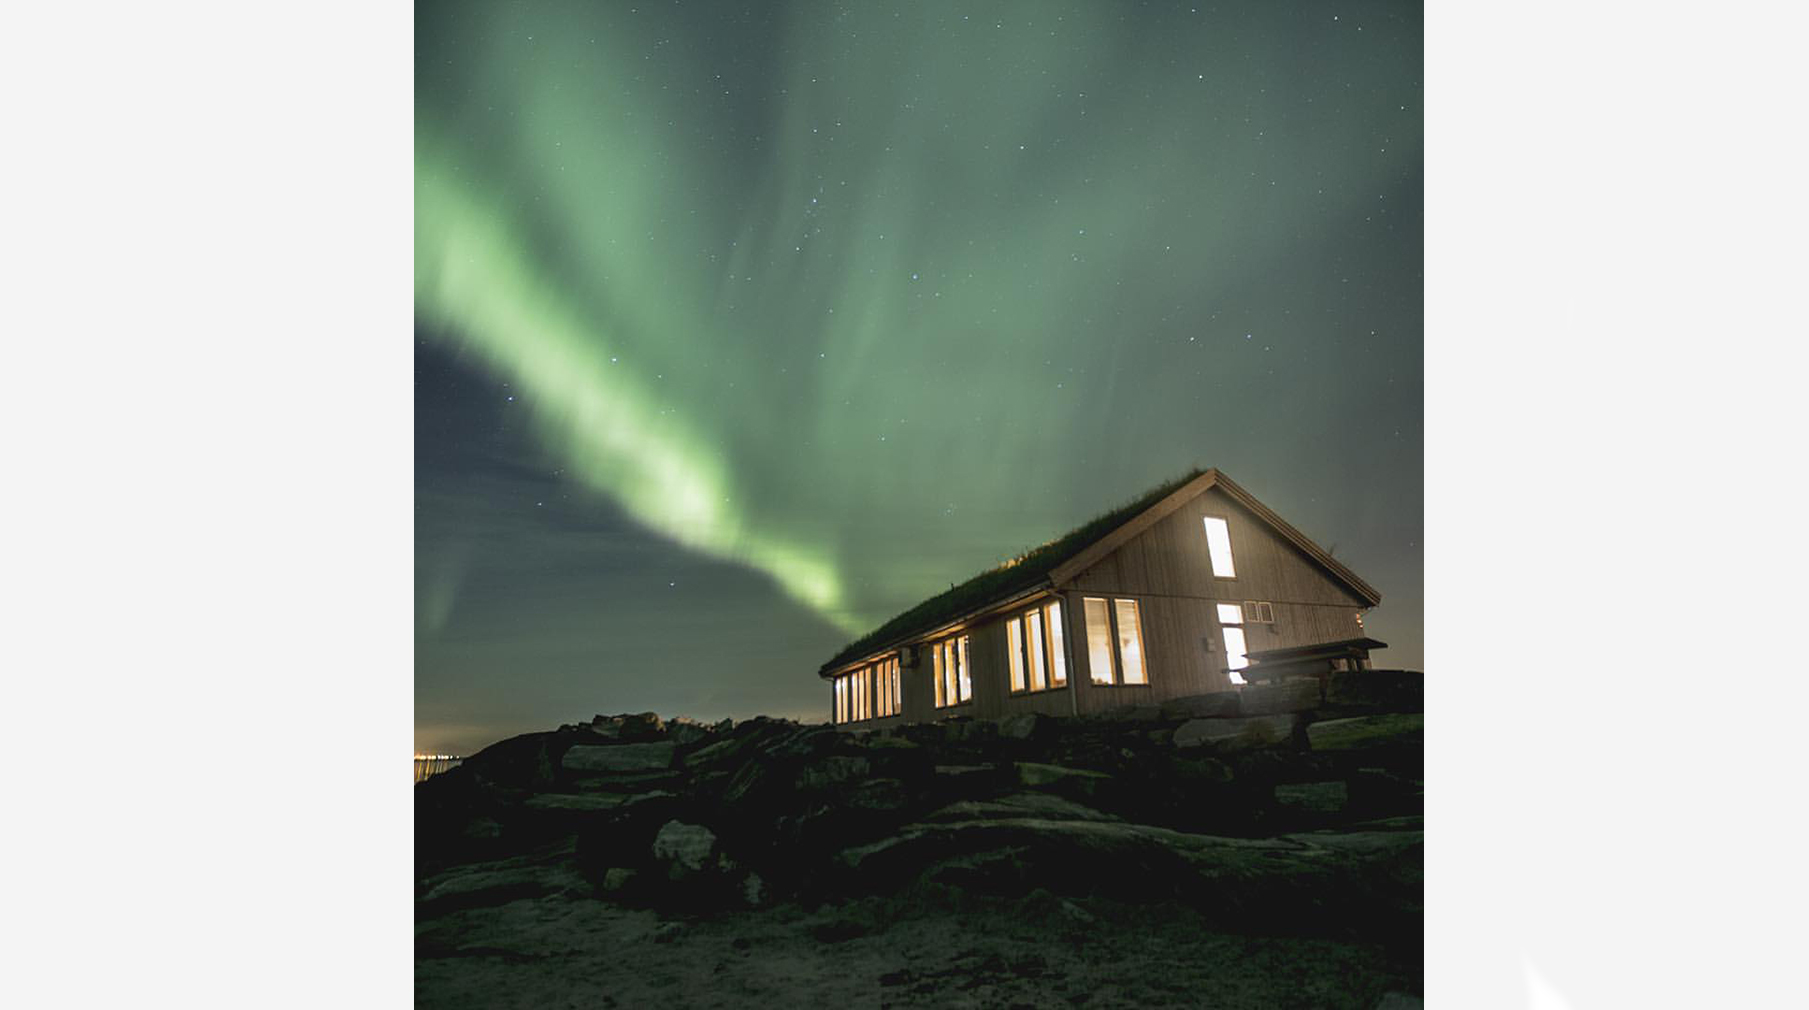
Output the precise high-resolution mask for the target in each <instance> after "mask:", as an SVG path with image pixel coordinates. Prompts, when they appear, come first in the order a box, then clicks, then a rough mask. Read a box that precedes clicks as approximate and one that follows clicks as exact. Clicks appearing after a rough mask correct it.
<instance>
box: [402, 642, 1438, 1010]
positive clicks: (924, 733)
mask: <svg viewBox="0 0 1809 1010" xmlns="http://www.w3.org/2000/svg"><path fill="white" fill-rule="evenodd" d="M1418 695H1419V692H1418V677H1417V675H1373V676H1371V677H1369V678H1368V679H1365V680H1363V681H1353V680H1350V679H1348V678H1347V679H1346V680H1345V681H1344V682H1343V683H1338V682H1333V683H1330V684H1327V685H1318V684H1311V683H1309V684H1306V685H1286V684H1284V685H1277V686H1275V687H1270V688H1263V689H1260V690H1252V689H1246V691H1245V693H1244V694H1243V695H1242V696H1241V697H1233V698H1229V699H1228V698H1224V697H1220V696H1208V697H1207V698H1204V699H1190V700H1188V701H1185V702H1181V703H1173V704H1171V705H1170V706H1168V707H1167V708H1166V709H1164V710H1157V709H1147V710H1127V711H1125V712H1122V713H1118V714H1117V715H1116V716H1115V717H1113V718H1099V719H1084V720H1076V719H1068V720H1049V719H1039V718H1035V717H1015V718H1014V719H1012V720H1006V721H1005V722H1003V723H997V724H994V723H973V722H967V721H957V722H953V723H949V724H944V725H935V726H924V727H909V728H905V729H903V730H900V731H897V732H895V733H891V734H867V735H854V734H847V733H839V732H837V731H835V730H833V729H829V728H826V727H816V726H798V725H796V724H793V723H788V722H782V721H775V720H765V719H760V720H752V721H750V722H747V723H742V724H739V725H729V724H722V725H718V726H715V727H703V726H698V725H696V724H693V723H688V722H685V721H683V720H676V721H674V722H673V723H665V722H662V721H660V720H658V719H656V718H654V717H651V716H638V717H637V716H622V717H598V719H597V720H595V721H594V722H593V723H591V724H589V725H586V726H568V727H562V728H561V729H560V730H558V731H556V732H552V733H541V734H531V735H529V736H526V737H518V738H516V739H514V740H510V741H504V742H503V743H501V744H497V745H495V746H494V747H492V748H489V749H488V750H486V751H485V752H483V753H481V754H479V755H477V756H475V757H473V758H472V759H471V760H470V761H468V762H467V763H466V764H465V765H464V766H463V767H461V768H459V769H455V770H454V771H453V772H448V773H446V774H445V775H443V776H437V777H435V778H434V779H431V780H429V781H428V782H426V783H423V784H422V785H420V786H417V787H416V807H417V813H416V818H417V839H418V841H417V867H418V878H419V879H418V882H417V892H416V893H417V902H416V909H417V916H416V918H417V923H416V967H415V976H416V1001H417V1004H418V1005H420V1006H423V1007H442V1006H443V1007H480V1006H481V1007H512V1006H521V1007H530V1006H531V1007H567V1006H571V1007H579V1006H585V1007H589V1006H605V1007H607V1006H623V1007H630V1006H648V1005H659V1006H674V1007H680V1006H699V1007H711V1006H720V1007H736V1006H755V1005H760V1006H764V1005H773V1004H778V1003H795V1004H797V1005H798V1006H800V1007H803V1006H816V1005H852V1006H975V1007H982V1006H984V1007H993V1006H998V1007H1009V1006H1064V1005H1065V1006H1090V1007H1118V1006H1177V1005H1179V1006H1224V1007H1240V1006H1249V1007H1360V1008H1366V1010H1367V1008H1371V1007H1377V1006H1385V1007H1410V1006H1417V1005H1418V1001H1417V999H1416V998H1415V996H1414V994H1417V993H1418V992H1419V991H1420V974H1421V968H1420V947H1421V939H1422V937H1421V932H1420V909H1421V896H1420V890H1421V881H1420V868H1421V843H1420V839H1421V835H1420V817H1419V808H1420V792H1419V789H1420V780H1421V779H1422V772H1421V770H1420V769H1421V766H1420V733H1421V720H1420V717H1419V716H1418V715H1417V714H1416V713H1417V709H1418V707H1419V706H1418Z"/></svg>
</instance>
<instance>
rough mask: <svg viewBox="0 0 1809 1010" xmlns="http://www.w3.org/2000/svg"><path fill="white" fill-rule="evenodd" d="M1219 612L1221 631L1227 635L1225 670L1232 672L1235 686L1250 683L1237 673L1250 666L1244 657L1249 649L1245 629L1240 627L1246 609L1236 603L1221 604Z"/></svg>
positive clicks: (1232, 680)
mask: <svg viewBox="0 0 1809 1010" xmlns="http://www.w3.org/2000/svg"><path fill="white" fill-rule="evenodd" d="M1218 611H1219V630H1220V631H1222V632H1224V634H1225V669H1227V670H1229V671H1231V682H1232V683H1233V684H1246V683H1249V682H1248V681H1246V680H1245V679H1244V675H1243V674H1241V673H1238V672H1237V671H1239V670H1243V669H1247V668H1249V666H1250V660H1249V659H1247V658H1245V656H1244V652H1245V650H1246V648H1247V646H1246V645H1245V644H1244V629H1243V628H1241V627H1239V625H1241V624H1243V623H1244V608H1243V607H1240V606H1238V605H1237V604H1235V603H1221V604H1219V605H1218Z"/></svg>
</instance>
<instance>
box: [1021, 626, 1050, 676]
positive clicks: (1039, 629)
mask: <svg viewBox="0 0 1809 1010" xmlns="http://www.w3.org/2000/svg"><path fill="white" fill-rule="evenodd" d="M1024 630H1025V631H1027V632H1028V633H1029V640H1028V641H1027V642H1026V643H1025V644H1026V650H1025V651H1026V653H1027V655H1028V656H1029V658H1030V689H1031V690H1032V691H1041V690H1042V689H1043V688H1045V687H1047V686H1048V685H1047V684H1045V683H1043V621H1042V614H1041V612H1040V611H1035V610H1033V611H1031V612H1030V613H1028V614H1025V615H1024Z"/></svg>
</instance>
